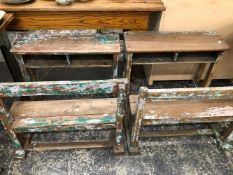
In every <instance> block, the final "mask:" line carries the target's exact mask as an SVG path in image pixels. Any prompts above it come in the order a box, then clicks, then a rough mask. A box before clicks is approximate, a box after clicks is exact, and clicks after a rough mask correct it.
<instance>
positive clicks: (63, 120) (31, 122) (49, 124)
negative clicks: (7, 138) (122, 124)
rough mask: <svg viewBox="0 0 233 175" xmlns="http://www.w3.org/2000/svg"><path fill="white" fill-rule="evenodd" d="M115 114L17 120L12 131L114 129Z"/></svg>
mask: <svg viewBox="0 0 233 175" xmlns="http://www.w3.org/2000/svg"><path fill="white" fill-rule="evenodd" d="M115 122H116V114H115V113H114V114H99V115H98V114H96V115H83V116H81V115H80V116H55V117H35V118H22V119H20V118H17V117H16V120H15V121H14V122H13V125H12V129H13V130H15V131H16V132H19V133H20V132H54V131H67V130H69V131H70V130H72V131H74V130H83V129H85V130H88V129H106V128H115Z"/></svg>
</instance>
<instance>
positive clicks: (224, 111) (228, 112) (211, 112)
mask: <svg viewBox="0 0 233 175" xmlns="http://www.w3.org/2000/svg"><path fill="white" fill-rule="evenodd" d="M232 114H233V107H232V106H225V107H211V108H208V109H207V110H206V111H204V112H199V113H197V115H196V117H212V116H232Z"/></svg>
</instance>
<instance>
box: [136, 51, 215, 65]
mask: <svg viewBox="0 0 233 175" xmlns="http://www.w3.org/2000/svg"><path fill="white" fill-rule="evenodd" d="M173 56H174V55H173V53H135V54H134V55H133V64H144V65H145V64H171V63H177V64H179V63H215V61H216V57H217V55H216V54H215V53H206V52H202V53H180V54H179V55H178V57H177V60H174V58H173Z"/></svg>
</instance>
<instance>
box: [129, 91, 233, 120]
mask: <svg viewBox="0 0 233 175" xmlns="http://www.w3.org/2000/svg"><path fill="white" fill-rule="evenodd" d="M136 101H137V96H130V102H131V103H130V106H131V111H135V108H136ZM232 114H233V100H232V99H231V100H226V99H224V100H201V101H198V100H197V101H196V100H180V101H158V102H151V101H148V102H146V104H145V109H144V117H143V120H144V122H143V123H145V124H147V125H148V124H154V125H156V124H175V123H201V122H227V121H233V116H232ZM147 120H148V121H147Z"/></svg>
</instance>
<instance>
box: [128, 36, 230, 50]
mask: <svg viewBox="0 0 233 175" xmlns="http://www.w3.org/2000/svg"><path fill="white" fill-rule="evenodd" d="M124 38H125V43H126V50H127V51H128V52H135V53H138V52H194V51H199V52H200V51H225V50H227V49H229V46H228V45H227V43H226V42H225V41H224V40H223V39H222V38H221V36H219V35H216V34H209V33H157V32H128V33H125V35H124Z"/></svg>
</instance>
